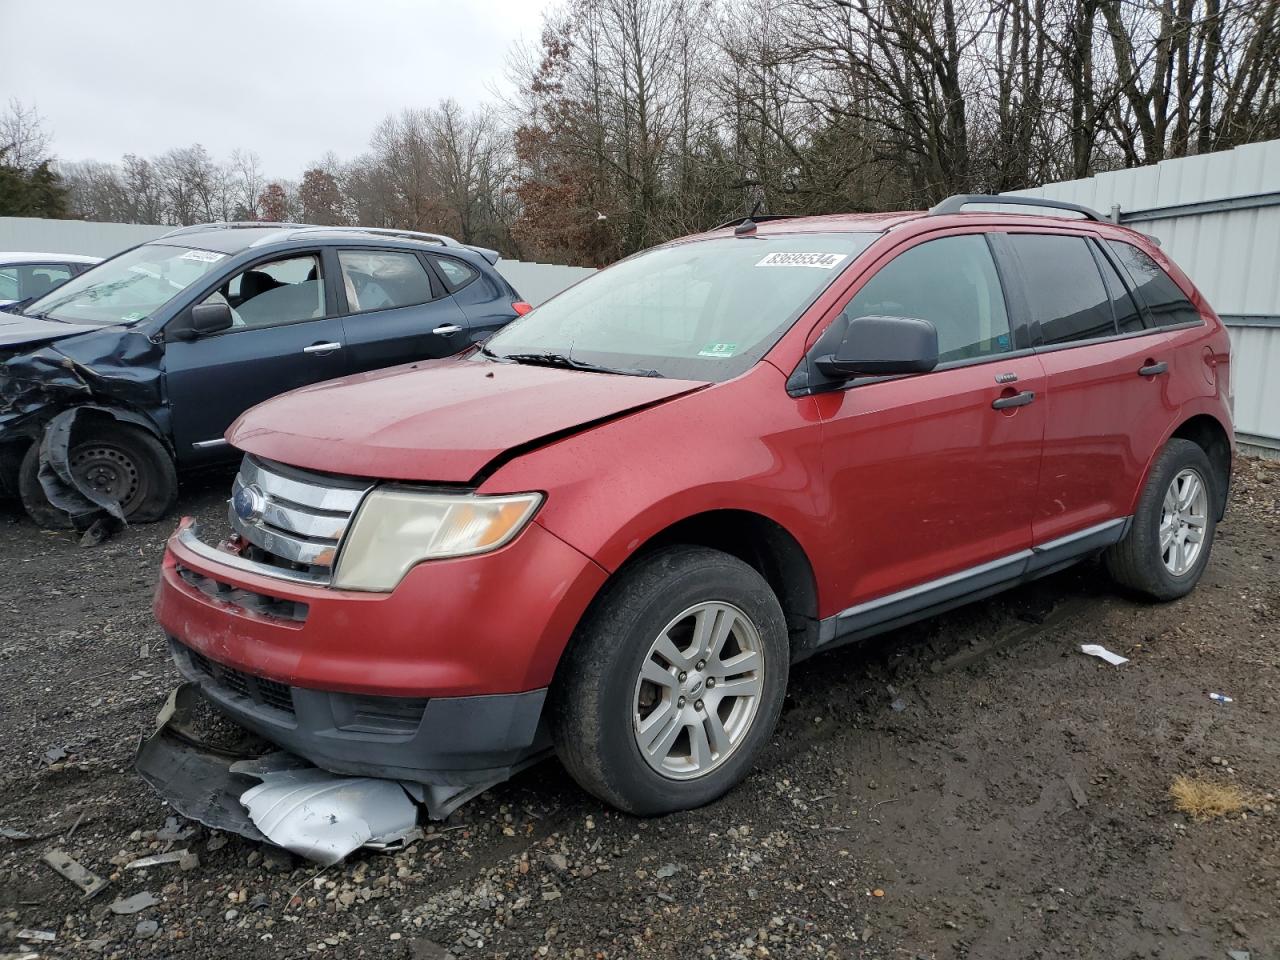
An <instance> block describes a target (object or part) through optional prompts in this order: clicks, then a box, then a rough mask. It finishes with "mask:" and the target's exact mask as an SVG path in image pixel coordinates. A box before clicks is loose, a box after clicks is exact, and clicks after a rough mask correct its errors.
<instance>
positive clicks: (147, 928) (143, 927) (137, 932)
mask: <svg viewBox="0 0 1280 960" xmlns="http://www.w3.org/2000/svg"><path fill="white" fill-rule="evenodd" d="M159 932H160V924H159V923H157V922H156V921H155V920H139V921H138V925H137V926H136V927H134V928H133V935H134V936H135V937H137V938H138V939H139V940H149V939H151V938H152V937H154V936H155V935H156V934H157V933H159Z"/></svg>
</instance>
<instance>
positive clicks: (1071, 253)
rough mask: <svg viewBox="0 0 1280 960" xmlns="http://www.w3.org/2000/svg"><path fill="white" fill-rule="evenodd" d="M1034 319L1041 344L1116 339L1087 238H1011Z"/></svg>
mask: <svg viewBox="0 0 1280 960" xmlns="http://www.w3.org/2000/svg"><path fill="white" fill-rule="evenodd" d="M1009 242H1010V243H1011V244H1012V245H1013V250H1014V253H1015V254H1016V255H1017V258H1018V263H1019V265H1020V266H1021V268H1022V279H1023V283H1024V285H1025V287H1026V291H1027V298H1028V299H1029V300H1030V301H1031V319H1032V320H1033V321H1035V322H1036V323H1038V324H1039V326H1040V342H1042V343H1044V344H1050V345H1051V344H1058V343H1073V342H1075V341H1077V340H1093V339H1095V338H1097V337H1109V336H1113V335H1114V334H1115V332H1116V323H1115V318H1114V317H1113V316H1112V312H1111V298H1110V296H1109V295H1108V294H1107V291H1106V288H1105V287H1103V285H1102V275H1101V274H1100V273H1098V265H1097V263H1096V262H1095V261H1094V259H1093V254H1092V253H1090V252H1089V245H1088V244H1089V242H1088V240H1086V239H1085V238H1084V237H1069V236H1065V235H1063V234H1047V233H1045V234H1042V233H1014V234H1009Z"/></svg>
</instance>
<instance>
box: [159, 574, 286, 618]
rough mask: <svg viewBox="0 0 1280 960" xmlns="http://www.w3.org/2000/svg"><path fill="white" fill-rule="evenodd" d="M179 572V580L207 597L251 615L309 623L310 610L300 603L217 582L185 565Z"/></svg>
mask: <svg viewBox="0 0 1280 960" xmlns="http://www.w3.org/2000/svg"><path fill="white" fill-rule="evenodd" d="M176 569H177V571H178V576H180V577H181V578H182V579H183V580H184V581H185V582H186V583H189V584H191V586H193V587H195V588H196V589H197V590H199V591H200V592H201V593H203V594H204V595H205V596H206V597H212V598H213V599H214V600H221V601H222V602H224V603H230V604H234V605H235V606H237V607H239V608H240V609H241V610H244V611H246V612H248V613H256V614H258V615H260V616H263V617H270V618H272V619H274V620H286V621H289V622H290V623H289V624H286V625H291V624H300V623H305V622H306V619H307V611H308V610H309V609H310V607H309V605H307V604H305V603H303V602H302V601H301V600H286V599H284V598H283V597H272V596H269V595H267V594H265V593H258V592H257V591H256V590H246V589H244V588H243V587H237V586H234V585H233V584H230V583H225V582H224V581H222V580H215V579H214V578H213V577H210V576H206V575H205V574H203V573H199V572H197V571H195V570H192V569H191V568H190V567H185V566H183V565H182V564H178V565H177V568H176Z"/></svg>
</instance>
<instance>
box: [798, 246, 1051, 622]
mask: <svg viewBox="0 0 1280 960" xmlns="http://www.w3.org/2000/svg"><path fill="white" fill-rule="evenodd" d="M844 313H845V314H846V315H847V316H848V317H849V318H850V319H853V318H856V317H860V316H886V315H887V316H899V317H915V318H919V319H924V320H929V321H931V322H932V323H933V324H934V326H935V327H936V328H937V330H938V341H939V364H938V367H937V368H936V369H935V370H933V371H932V372H930V373H925V374H919V375H916V376H909V377H898V378H894V379H877V378H863V380H862V381H854V383H853V384H852V385H850V386H848V387H846V388H845V389H843V390H839V391H836V392H831V393H825V394H820V395H819V396H818V397H817V400H818V409H819V411H820V416H821V418H822V429H823V460H824V464H825V470H826V474H827V484H828V490H829V491H830V497H831V502H830V504H829V516H830V525H829V534H830V537H831V541H830V543H829V547H828V549H829V552H828V556H829V557H831V558H833V561H834V563H833V567H834V569H835V571H836V573H837V574H838V576H839V585H838V588H837V594H838V595H837V596H836V597H833V600H834V602H835V603H836V604H838V607H839V608H840V609H841V610H843V611H844V613H843V614H841V622H840V623H838V625H837V631H838V633H852V632H856V631H857V630H858V629H861V628H863V627H868V626H872V625H874V624H875V623H876V622H881V623H883V622H887V621H890V620H893V619H894V618H895V617H896V616H898V615H903V614H907V613H909V612H911V608H912V607H913V605H916V607H915V608H916V609H924V608H926V607H928V606H930V605H932V604H933V603H934V602H940V601H943V600H946V599H948V598H949V597H951V596H958V595H960V594H963V593H967V592H971V591H973V590H977V589H981V588H982V587H984V586H987V585H991V584H994V583H996V582H999V581H1000V580H1002V579H1008V578H1011V577H1013V576H1016V575H1018V573H1020V572H1021V569H1022V567H1021V565H1022V564H1025V561H1026V559H1027V551H1028V548H1029V547H1030V545H1031V518H1032V512H1033V510H1034V507H1035V496H1036V486H1037V479H1038V474H1039V470H1040V453H1041V438H1042V434H1043V432H1044V402H1043V399H1044V398H1043V393H1044V374H1043V371H1042V369H1041V366H1040V361H1039V359H1038V358H1037V357H1035V356H1034V355H1033V354H1032V353H1031V352H1030V351H1029V350H1026V349H1019V347H1021V346H1022V344H1021V343H1020V338H1021V337H1022V336H1023V335H1024V333H1025V331H1023V330H1021V329H1012V328H1011V326H1010V322H1009V311H1008V309H1007V307H1006V304H1005V298H1004V294H1003V289H1002V285H1001V283H1000V278H999V276H998V274H997V271H996V267H995V262H994V259H993V257H992V254H991V250H990V248H989V245H988V241H987V239H986V237H984V236H983V235H981V234H958V235H951V236H945V237H942V238H939V239H932V240H925V241H923V242H919V243H916V244H915V245H914V246H911V247H910V248H908V249H907V250H905V251H904V252H900V253H896V254H894V255H892V259H890V260H889V261H888V262H887V263H885V264H883V265H881V266H880V267H879V268H878V269H877V270H876V272H875V273H874V275H873V276H872V277H871V278H870V279H869V280H867V281H866V282H865V283H864V284H863V285H862V286H861V288H860V289H859V290H858V291H857V292H856V293H855V294H854V296H853V298H852V300H851V301H850V302H849V303H848V305H847V306H846V307H845V308H844Z"/></svg>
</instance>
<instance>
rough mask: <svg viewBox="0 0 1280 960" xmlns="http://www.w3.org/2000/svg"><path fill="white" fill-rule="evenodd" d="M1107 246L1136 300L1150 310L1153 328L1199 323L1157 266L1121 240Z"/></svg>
mask: <svg viewBox="0 0 1280 960" xmlns="http://www.w3.org/2000/svg"><path fill="white" fill-rule="evenodd" d="M1107 243H1108V244H1109V245H1110V247H1111V250H1112V251H1113V252H1114V253H1115V255H1116V256H1117V257H1118V258H1119V260H1120V262H1121V263H1122V264H1123V265H1124V268H1125V270H1126V271H1127V272H1128V274H1129V277H1130V279H1132V280H1133V286H1134V289H1135V290H1137V292H1138V297H1139V298H1140V299H1141V300H1142V301H1143V302H1144V303H1145V304H1146V305H1147V309H1148V310H1150V311H1151V319H1152V321H1153V322H1154V323H1155V325H1156V326H1157V327H1171V326H1174V325H1175V324H1179V323H1201V322H1203V321H1202V320H1201V319H1200V313H1199V311H1197V310H1196V308H1195V307H1194V306H1192V304H1191V301H1190V300H1188V299H1187V297H1186V294H1184V293H1183V292H1182V289H1181V288H1180V287H1179V286H1178V285H1177V284H1176V283H1174V282H1173V278H1172V277H1170V276H1169V275H1168V274H1167V273H1165V272H1164V270H1163V269H1161V267H1160V264H1158V263H1156V262H1155V261H1154V260H1152V259H1151V257H1149V256H1147V254H1145V253H1143V252H1142V251H1141V250H1139V249H1138V248H1137V247H1135V246H1134V245H1133V244H1131V243H1125V242H1124V241H1122V240H1108V241H1107Z"/></svg>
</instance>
